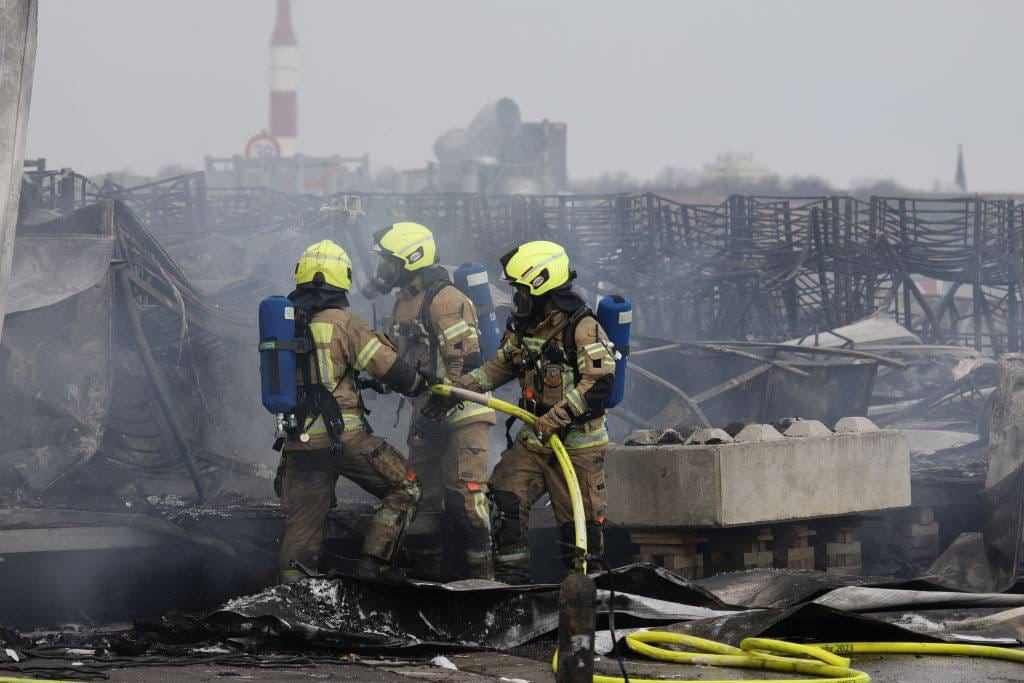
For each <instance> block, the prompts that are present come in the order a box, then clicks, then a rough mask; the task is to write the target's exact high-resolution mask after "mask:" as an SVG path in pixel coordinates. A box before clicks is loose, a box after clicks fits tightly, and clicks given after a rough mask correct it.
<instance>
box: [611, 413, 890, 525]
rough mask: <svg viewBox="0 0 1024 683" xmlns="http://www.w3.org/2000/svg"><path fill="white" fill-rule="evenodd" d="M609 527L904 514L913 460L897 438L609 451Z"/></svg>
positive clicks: (883, 434)
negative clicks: (899, 511)
mask: <svg viewBox="0 0 1024 683" xmlns="http://www.w3.org/2000/svg"><path fill="white" fill-rule="evenodd" d="M606 469H607V477H608V519H609V520H611V521H613V522H615V523H617V524H622V525H625V526H638V527H651V528H659V527H725V526H740V525H746V524H758V523H764V522H781V521H789V520H797V519H812V518H816V517H831V516H837V515H848V514H852V513H859V512H868V511H872V510H883V509H888V508H899V507H905V506H907V505H909V504H910V454H909V449H908V447H907V441H906V438H905V437H904V436H903V435H902V434H901V433H900V432H897V431H891V430H882V431H877V432H868V433H851V434H830V435H828V436H807V437H801V438H792V437H790V438H785V439H779V440H774V441H761V442H747V443H731V444H718V445H704V446H700V445H694V446H613V447H611V448H610V449H609V452H608V457H607V461H606Z"/></svg>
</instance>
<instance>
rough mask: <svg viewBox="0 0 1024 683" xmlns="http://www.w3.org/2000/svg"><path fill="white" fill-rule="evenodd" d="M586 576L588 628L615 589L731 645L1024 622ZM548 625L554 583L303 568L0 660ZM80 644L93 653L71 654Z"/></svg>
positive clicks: (175, 655)
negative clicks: (180, 611)
mask: <svg viewBox="0 0 1024 683" xmlns="http://www.w3.org/2000/svg"><path fill="white" fill-rule="evenodd" d="M596 580H597V583H598V586H599V591H598V598H599V606H598V613H599V614H600V615H602V616H601V617H600V619H599V622H600V623H599V628H605V627H606V626H607V618H606V616H607V613H608V611H609V605H610V602H611V590H610V589H612V588H614V589H615V600H614V607H615V613H616V617H617V619H619V621H618V622H617V624H618V625H619V627H620V628H625V627H658V628H667V629H672V630H677V631H684V632H688V633H693V634H695V635H700V636H703V637H706V638H712V639H714V640H719V641H724V642H728V643H733V644H738V643H739V642H740V641H741V640H742V639H743V638H746V637H750V636H766V637H776V638H784V639H788V640H795V641H800V640H807V641H817V642H821V641H822V640H828V641H903V642H907V641H916V642H939V641H949V642H971V643H978V642H985V643H989V644H999V645H1014V644H1016V642H1017V637H1018V628H1019V626H1018V625H1019V624H1021V623H1024V595H1013V594H973V593H956V592H951V591H949V590H945V589H943V587H942V586H941V585H940V584H938V583H936V582H933V581H931V580H929V579H921V580H917V581H912V582H902V583H901V584H897V583H895V582H891V581H884V580H883V581H882V582H880V585H871V580H870V579H863V578H856V577H843V576H837V575H827V574H822V573H818V572H807V571H787V570H757V571H749V572H737V573H733V574H725V575H721V576H716V577H714V578H711V579H707V580H704V581H699V582H691V581H688V580H686V579H685V578H682V577H680V576H677V575H675V574H673V573H672V572H670V571H668V570H665V569H662V568H658V567H654V566H651V565H645V564H641V565H632V566H629V567H624V568H620V569H617V570H615V571H613V572H611V573H604V574H601V575H599V576H597V577H596ZM839 607H841V608H842V609H838V608H839ZM557 625H558V586H556V585H553V584H544V585H534V586H506V585H504V584H498V583H494V582H488V581H461V582H455V583H450V584H434V583H427V582H418V581H407V582H403V583H400V584H393V583H378V582H368V581H359V580H354V579H350V578H343V577H333V578H332V577H314V578H309V579H306V580H304V581H301V582H299V583H297V584H294V585H290V586H274V587H272V588H268V589H267V590H264V591H262V592H260V593H257V594H254V595H250V596H243V597H239V598H236V599H233V600H231V601H229V602H228V603H227V604H225V605H224V606H223V607H222V608H221V609H219V610H217V611H215V612H213V613H211V614H207V615H205V616H200V615H195V616H187V615H168V616H166V617H164V618H163V619H161V620H160V621H159V622H157V623H151V624H137V625H136V626H135V628H134V629H131V630H129V631H123V632H120V633H116V634H106V635H102V636H101V635H96V636H94V637H93V638H92V640H91V641H90V639H89V637H87V636H82V637H80V638H79V639H78V640H77V641H75V642H54V643H50V644H49V646H45V647H42V646H40V645H39V644H38V642H35V641H33V642H29V641H26V640H24V639H20V640H19V638H18V636H17V634H14V633H12V632H0V639H2V640H3V641H4V643H3V644H2V646H0V652H3V651H4V648H8V647H9V648H12V649H14V650H15V651H16V652H17V653H19V657H20V661H19V662H14V661H12V660H4V659H3V658H0V669H2V670H8V671H19V672H22V673H30V674H32V675H35V676H41V677H64V678H71V677H72V676H71V675H70V674H69V673H68V672H69V670H70V669H71V668H72V665H71V664H69V662H70V661H77V662H79V664H78V665H74V666H73V669H74V671H75V676H74V677H76V678H99V677H102V676H103V675H104V672H105V671H106V670H107V669H110V668H113V667H132V666H157V665H179V664H180V665H184V664H189V663H223V662H231V663H233V664H237V665H238V666H262V667H276V666H283V667H291V666H308V665H309V662H311V661H316V659H315V658H316V657H319V656H323V655H325V654H326V653H333V656H334V657H337V654H338V653H340V652H345V653H355V654H358V655H367V656H370V655H374V654H377V655H381V654H386V655H388V656H392V657H393V656H402V657H410V656H421V655H424V654H428V653H436V652H437V651H438V650H442V651H443V650H473V649H494V650H502V651H514V652H518V653H520V654H524V653H528V652H529V648H531V647H535V649H536V648H539V649H538V652H540V651H543V652H544V653H548V652H549V651H550V645H551V637H552V634H553V633H554V632H555V631H556V629H557ZM619 635H620V637H621V635H622V634H621V633H620V634H619ZM86 647H88V648H92V649H93V652H92V653H91V654H82V648H86ZM68 648H73V649H70V650H69V649H68Z"/></svg>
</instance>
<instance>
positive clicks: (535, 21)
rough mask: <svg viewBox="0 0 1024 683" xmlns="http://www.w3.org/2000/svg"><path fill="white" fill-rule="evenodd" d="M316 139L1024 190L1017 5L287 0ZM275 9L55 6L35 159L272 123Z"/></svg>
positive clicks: (42, 30) (225, 144)
mask: <svg viewBox="0 0 1024 683" xmlns="http://www.w3.org/2000/svg"><path fill="white" fill-rule="evenodd" d="M293 14H294V25H295V30H296V33H297V36H298V41H299V45H300V48H301V51H302V57H303V83H302V88H301V91H300V96H299V117H300V146H301V149H302V151H304V152H306V153H311V154H332V153H340V154H361V153H363V152H369V153H370V154H371V161H372V163H373V164H374V166H375V167H377V168H380V167H381V166H382V165H393V166H396V167H399V168H408V167H415V166H420V165H422V164H423V162H424V161H425V160H427V159H429V158H432V156H433V155H432V151H431V146H432V144H433V142H434V139H435V138H436V137H437V135H438V134H440V133H441V132H443V131H444V130H446V129H449V128H453V127H461V126H464V125H465V124H466V123H468V121H469V119H470V118H471V117H472V115H473V114H474V113H475V112H476V111H477V110H478V109H479V108H480V107H481V106H482V105H483V104H485V103H486V102H488V101H490V100H493V99H495V98H498V97H500V96H505V95H507V96H510V97H513V98H515V99H516V100H517V101H518V102H519V104H520V106H521V108H522V110H523V116H524V118H525V119H530V120H537V119H541V118H545V117H546V118H550V119H553V120H561V121H565V122H567V123H568V124H569V163H570V176H571V177H573V178H581V177H585V176H594V175H597V174H600V173H602V172H606V171H616V170H624V171H627V172H629V173H631V174H634V175H636V176H640V177H650V176H653V175H654V174H655V173H657V172H658V170H659V169H661V168H662V167H664V166H667V165H672V166H680V167H689V168H700V166H701V165H702V164H704V163H706V162H708V161H711V160H712V159H713V158H714V157H715V155H716V154H718V153H720V152H724V151H733V152H741V153H743V152H750V153H753V154H754V156H755V161H756V162H757V163H759V164H761V165H764V166H766V167H768V168H770V169H771V170H772V171H775V172H777V173H780V174H783V175H811V174H816V175H821V176H823V177H825V178H826V179H828V180H829V181H831V182H833V183H835V184H837V185H841V186H842V185H847V184H849V183H850V182H851V181H856V180H858V179H863V178H894V179H896V180H897V181H899V182H901V183H904V184H906V185H909V186H912V187H920V188H925V187H930V186H931V185H932V183H933V181H934V180H935V179H941V180H943V181H945V182H948V181H950V180H951V179H952V176H953V171H954V163H955V154H956V144H957V143H963V144H964V146H965V156H966V162H967V175H968V180H969V183H970V189H971V190H972V191H982V190H984V191H1000V190H1001V191H1012V190H1017V191H1019V190H1022V189H1024V187H1022V183H1021V182H1020V179H1019V173H1018V167H1019V165H1020V162H1019V158H1020V157H1021V152H1022V150H1024V128H1022V126H1021V125H1020V123H1021V115H1022V113H1024V112H1022V110H1024V88H1022V87H1021V86H1020V80H1019V78H1018V74H1019V67H1020V64H1021V62H1022V61H1024V58H1022V57H1021V54H1020V47H1019V45H1020V41H1019V33H1020V30H1021V26H1024V3H1017V2H963V1H962V0H961V1H937V0H928V1H919V2H891V1H864V0H861V1H859V2H850V1H846V2H825V1H822V0H806V1H799V2H797V1H793V2H782V1H767V0H752V1H747V2H741V1H735V2H733V1H729V2H726V1H714V2H712V1H710V0H707V1H701V2H696V1H694V2H683V1H678V0H664V1H661V2H655V1H647V2H642V1H637V0H629V1H627V0H616V1H600V0H559V1H558V2H541V1H526V0H517V1H512V0H508V1H503V2H498V1H483V0H463V1H458V2H456V1H441V0H431V1H429V2H423V1H414V0H409V1H397V0H372V1H371V0H364V1H362V2H343V1H342V0H294V2H293ZM273 15H274V2H273V0H88V1H85V0H40V19H39V52H38V62H37V67H36V80H35V86H34V92H33V101H32V115H31V123H30V127H29V142H28V154H29V155H30V156H46V157H48V158H49V159H50V160H51V164H52V165H60V166H71V167H74V168H75V169H76V170H79V171H82V172H87V173H96V172H101V171H108V170H119V169H123V168H126V167H128V168H131V169H134V170H135V171H137V172H141V173H153V172H155V171H156V170H157V169H158V168H159V167H160V166H163V165H166V164H170V163H177V164H182V165H185V166H188V167H192V168H200V167H201V165H202V157H203V155H204V154H216V155H230V154H234V153H240V152H241V150H242V147H243V145H244V143H245V140H246V139H247V138H248V137H249V136H250V135H251V134H253V133H255V132H257V131H259V130H260V129H262V128H264V127H266V125H267V80H268V61H269V57H268V42H269V36H270V32H271V29H272V24H273Z"/></svg>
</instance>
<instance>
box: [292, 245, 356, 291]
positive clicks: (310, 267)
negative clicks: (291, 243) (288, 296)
mask: <svg viewBox="0 0 1024 683" xmlns="http://www.w3.org/2000/svg"><path fill="white" fill-rule="evenodd" d="M318 273H319V274H320V276H321V277H322V278H323V282H324V283H325V284H328V285H331V286H332V287H337V288H339V289H346V290H347V289H350V288H351V287H352V261H351V260H350V259H349V257H348V254H346V253H345V250H344V249H342V248H341V247H340V246H339V245H338V244H335V243H334V242H332V241H331V240H323V241H321V242H317V243H316V244H314V245H311V246H309V247H307V248H306V251H304V252H302V256H300V257H299V262H298V263H296V264H295V284H296V285H304V284H307V283H310V282H313V281H314V279H315V278H316V276H317V274H318Z"/></svg>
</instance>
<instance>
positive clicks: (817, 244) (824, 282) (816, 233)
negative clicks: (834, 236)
mask: <svg viewBox="0 0 1024 683" xmlns="http://www.w3.org/2000/svg"><path fill="white" fill-rule="evenodd" d="M811 237H812V238H813V239H814V252H815V260H816V261H817V263H818V292H819V293H820V294H821V309H822V311H823V312H824V313H825V325H826V326H827V327H828V329H832V328H833V327H835V319H834V318H833V316H832V299H831V297H830V296H829V295H828V277H827V275H826V273H825V246H824V244H823V243H822V242H823V241H822V236H821V209H820V208H819V207H817V206H815V207H812V208H811Z"/></svg>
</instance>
